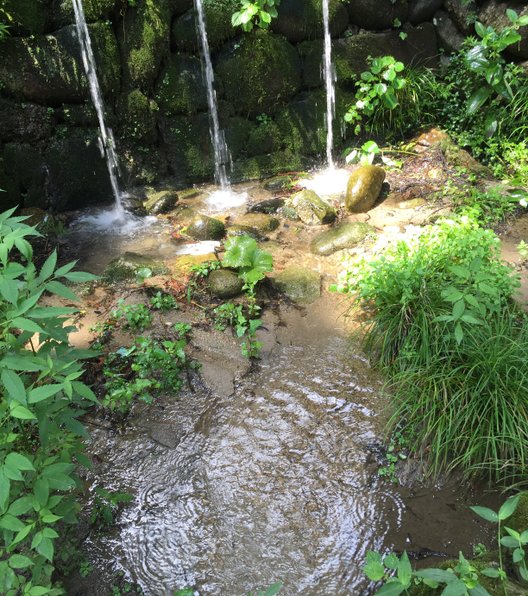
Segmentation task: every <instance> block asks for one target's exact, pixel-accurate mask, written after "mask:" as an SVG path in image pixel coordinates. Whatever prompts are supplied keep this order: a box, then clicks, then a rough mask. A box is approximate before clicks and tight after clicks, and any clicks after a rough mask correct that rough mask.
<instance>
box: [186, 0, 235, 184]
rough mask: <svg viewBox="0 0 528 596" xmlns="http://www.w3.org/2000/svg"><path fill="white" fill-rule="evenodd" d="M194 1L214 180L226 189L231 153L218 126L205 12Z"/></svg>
mask: <svg viewBox="0 0 528 596" xmlns="http://www.w3.org/2000/svg"><path fill="white" fill-rule="evenodd" d="M194 3H195V6H196V12H197V14H198V31H199V33H200V44H201V46H202V56H203V63H204V70H205V80H206V85H207V105H208V107H209V117H210V119H211V125H210V132H211V141H212V143H213V149H214V161H215V182H216V184H218V186H220V188H221V190H223V191H228V190H229V189H230V184H229V179H228V177H227V165H228V164H230V162H231V155H230V153H229V150H228V148H227V144H226V142H225V134H224V131H223V130H222V129H221V128H220V121H219V119H218V104H217V100H216V91H215V88H214V72H213V64H212V62H211V52H210V49H209V40H208V39H207V29H206V28H205V14H204V9H203V4H202V0H195V2H194Z"/></svg>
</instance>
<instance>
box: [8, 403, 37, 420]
mask: <svg viewBox="0 0 528 596" xmlns="http://www.w3.org/2000/svg"><path fill="white" fill-rule="evenodd" d="M10 408H11V411H10V414H11V416H12V417H13V418H18V419H19V420H36V419H37V417H36V416H35V414H33V412H30V411H29V410H28V409H27V408H26V407H24V406H23V405H22V404H19V403H16V402H11V404H10Z"/></svg>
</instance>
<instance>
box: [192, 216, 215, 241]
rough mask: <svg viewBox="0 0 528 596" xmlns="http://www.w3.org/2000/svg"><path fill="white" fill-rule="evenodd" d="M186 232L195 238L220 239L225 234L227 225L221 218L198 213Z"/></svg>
mask: <svg viewBox="0 0 528 596" xmlns="http://www.w3.org/2000/svg"><path fill="white" fill-rule="evenodd" d="M184 232H185V234H187V236H190V237H191V238H194V239H195V240H220V239H221V238H223V237H224V236H225V226H224V224H223V223H222V222H221V221H220V220H219V219H214V218H213V217H207V216H206V215H197V216H195V217H194V218H193V219H192V220H191V222H190V223H189V225H188V226H187V227H186V228H185V230H184Z"/></svg>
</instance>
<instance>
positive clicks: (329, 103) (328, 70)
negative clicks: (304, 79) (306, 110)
mask: <svg viewBox="0 0 528 596" xmlns="http://www.w3.org/2000/svg"><path fill="white" fill-rule="evenodd" d="M328 2H329V0H323V23H324V63H323V75H324V80H325V86H326V161H327V164H328V167H329V168H330V169H331V170H333V169H334V167H335V165H334V159H333V157H332V149H333V146H334V131H333V122H334V114H335V69H334V66H333V64H332V36H331V34H330V11H329V6H328Z"/></svg>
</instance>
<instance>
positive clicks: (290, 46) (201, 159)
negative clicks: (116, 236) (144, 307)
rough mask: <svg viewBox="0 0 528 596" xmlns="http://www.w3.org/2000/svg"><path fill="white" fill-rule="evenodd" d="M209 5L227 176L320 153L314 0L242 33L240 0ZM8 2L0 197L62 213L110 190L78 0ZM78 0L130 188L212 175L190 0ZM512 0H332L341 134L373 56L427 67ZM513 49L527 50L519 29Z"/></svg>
mask: <svg viewBox="0 0 528 596" xmlns="http://www.w3.org/2000/svg"><path fill="white" fill-rule="evenodd" d="M204 4H205V7H206V19H207V25H208V34H209V42H210V46H211V49H212V52H213V62H214V68H215V76H216V89H217V95H218V99H219V109H220V117H221V124H222V126H223V127H224V129H225V131H226V139H227V143H228V145H229V148H230V150H231V153H232V156H233V174H232V177H233V179H234V180H242V179H247V178H254V177H262V176H266V175H270V174H273V173H275V172H277V171H285V170H293V169H299V168H302V167H306V166H307V165H308V164H310V163H312V162H314V161H315V160H317V159H318V158H320V157H321V156H322V155H324V149H325V96H324V83H323V79H322V75H321V64H322V52H323V41H322V36H323V27H322V9H321V0H282V2H281V6H280V10H279V18H278V19H276V20H275V21H274V22H273V25H272V29H271V31H269V32H264V31H255V32H253V33H250V34H242V33H241V32H240V31H239V30H234V29H233V28H232V26H231V23H230V21H231V14H232V13H233V11H234V10H235V9H236V8H237V7H238V4H239V2H238V0H204ZM4 6H5V9H6V10H7V12H8V13H10V14H11V15H12V17H13V18H14V23H13V26H12V28H11V33H12V35H11V37H9V38H7V39H6V40H5V41H4V42H2V43H1V44H0V81H1V83H0V188H3V189H5V190H6V191H7V192H6V193H2V203H3V204H2V207H6V206H9V205H14V204H21V205H23V206H25V207H29V206H40V207H48V206H52V207H54V208H55V209H58V210H64V209H74V208H78V207H82V206H85V205H87V204H93V203H97V202H104V201H108V200H109V197H111V191H110V186H109V182H108V179H107V173H106V167H105V164H104V162H103V160H102V159H101V157H100V152H99V149H98V135H97V119H96V116H95V113H94V111H93V109H92V107H91V103H90V101H89V94H88V87H87V83H86V78H85V76H84V71H83V68H82V64H81V60H80V50H79V47H78V43H77V38H76V31H75V26H74V25H73V22H74V18H73V9H72V4H71V0H4ZM84 6H85V12H86V16H87V20H88V21H89V23H90V24H89V29H90V33H91V36H92V42H93V47H94V52H95V56H96V60H97V64H98V69H99V76H100V79H101V85H102V89H103V92H104V95H105V102H106V111H107V114H108V120H109V122H110V124H111V126H112V127H113V129H114V132H115V134H116V138H117V143H118V150H119V154H120V156H121V161H122V168H123V180H124V183H125V185H127V186H131V185H132V186H136V185H142V184H156V183H159V182H161V181H170V183H171V184H174V185H182V186H184V185H189V184H190V183H193V182H196V181H200V180H204V179H211V178H212V172H213V164H212V155H211V147H210V139H209V132H208V114H207V104H206V95H205V88H204V82H203V78H202V69H201V62H200V58H199V52H198V39H197V35H196V27H195V14H194V10H193V5H192V0H135V2H131V1H130V0H84ZM507 7H512V8H515V9H516V10H517V11H518V12H527V11H528V8H527V7H526V4H525V3H524V2H518V1H516V0H508V1H507V2H499V1H498V0H484V1H476V2H475V3H474V4H471V5H470V6H469V7H463V6H462V2H461V0H396V1H393V0H376V1H375V2H374V1H373V0H353V1H349V2H347V1H343V0H331V2H330V13H331V31H332V35H333V38H334V41H333V52H334V61H335V65H336V71H337V76H338V81H337V108H336V111H337V114H336V120H335V127H336V131H335V132H336V138H337V139H338V140H340V142H341V143H342V144H344V143H345V140H344V139H343V138H342V131H341V128H342V126H341V123H342V117H343V114H344V112H345V111H346V107H347V105H348V104H349V102H350V99H351V97H352V93H353V89H354V78H355V77H356V76H357V75H358V73H360V72H361V71H362V70H364V68H365V65H366V59H367V57H368V56H369V55H371V56H376V55H384V54H392V55H394V56H396V57H397V58H399V59H400V60H402V61H404V62H405V63H407V64H413V65H419V64H425V65H428V66H432V67H435V66H436V65H437V64H438V59H439V48H445V49H447V50H449V51H450V50H453V49H456V48H457V47H459V45H460V43H461V41H462V39H463V37H464V35H466V34H467V33H469V32H470V30H471V25H470V23H471V22H472V21H473V20H474V18H475V15H477V14H478V15H479V18H480V19H481V20H483V21H484V22H489V23H491V24H494V25H500V24H501V22H502V20H501V19H502V17H500V16H498V15H501V14H503V13H504V12H505V10H506V8H507ZM395 22H396V23H398V22H399V23H401V26H398V27H395V25H394V23H395ZM401 31H403V32H405V33H406V34H407V36H406V38H405V40H402V39H401V38H400V32H401ZM402 37H404V36H402ZM514 51H515V52H516V53H517V55H518V56H520V57H524V58H527V57H528V38H527V35H526V32H525V37H524V41H523V42H522V43H521V44H520V45H519V46H518V47H517V48H515V50H514ZM338 142H339V141H338Z"/></svg>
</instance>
